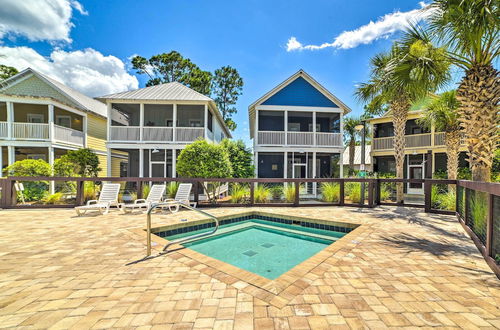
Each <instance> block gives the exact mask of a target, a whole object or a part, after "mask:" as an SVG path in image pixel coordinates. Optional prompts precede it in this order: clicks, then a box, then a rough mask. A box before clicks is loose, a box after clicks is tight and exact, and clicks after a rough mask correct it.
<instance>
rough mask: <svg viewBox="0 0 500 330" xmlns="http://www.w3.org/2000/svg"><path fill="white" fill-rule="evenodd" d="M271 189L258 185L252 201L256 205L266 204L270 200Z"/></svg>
mask: <svg viewBox="0 0 500 330" xmlns="http://www.w3.org/2000/svg"><path fill="white" fill-rule="evenodd" d="M271 196H272V193H271V188H269V187H268V186H267V185H265V184H258V185H257V186H256V187H255V190H254V199H255V202H256V203H266V202H268V201H269V200H270V199H271Z"/></svg>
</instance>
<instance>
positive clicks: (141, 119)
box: [139, 103, 144, 141]
mask: <svg viewBox="0 0 500 330" xmlns="http://www.w3.org/2000/svg"><path fill="white" fill-rule="evenodd" d="M143 131H144V103H141V104H140V106H139V141H142V140H143V136H144V132H143Z"/></svg>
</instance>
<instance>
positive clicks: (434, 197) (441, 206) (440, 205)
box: [431, 185, 456, 211]
mask: <svg viewBox="0 0 500 330" xmlns="http://www.w3.org/2000/svg"><path fill="white" fill-rule="evenodd" d="M447 187H448V186H446V185H432V190H431V207H432V208H433V209H438V210H448V211H455V207H456V194H455V190H454V189H453V190H448V188H447Z"/></svg>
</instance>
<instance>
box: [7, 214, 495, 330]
mask: <svg viewBox="0 0 500 330" xmlns="http://www.w3.org/2000/svg"><path fill="white" fill-rule="evenodd" d="M250 210H254V211H258V210H262V211H265V212H269V213H275V214H284V215H286V214H289V215H294V216H303V217H307V218H315V219H323V220H333V221H337V222H349V223H356V224H361V226H360V228H362V229H363V230H361V231H359V234H357V236H353V237H352V239H351V238H350V237H349V240H348V241H347V242H345V243H344V244H343V246H342V247H339V248H338V249H337V250H336V251H335V252H334V253H333V255H331V256H329V257H328V258H326V259H325V260H322V261H319V264H318V265H317V266H316V267H315V268H313V269H312V270H310V271H309V272H308V273H306V274H305V275H304V276H303V277H302V278H301V279H300V280H299V281H296V282H294V284H293V287H290V288H283V291H284V292H287V295H286V296H285V297H282V298H283V299H282V298H280V296H279V295H274V296H273V294H274V293H272V292H271V293H269V292H267V291H265V290H264V289H262V288H258V287H256V286H254V285H251V284H249V283H246V282H245V281H243V280H241V279H238V278H235V277H234V276H232V275H231V274H230V273H229V272H228V273H226V272H225V271H224V269H214V268H213V267H212V268H211V267H210V265H205V264H204V261H200V260H193V259H192V258H190V254H186V253H182V251H178V252H173V253H172V254H169V255H167V256H162V257H158V258H154V259H150V260H147V261H143V262H138V263H135V264H132V265H127V263H129V262H131V261H134V260H138V259H140V258H142V257H143V256H144V254H145V239H144V235H143V233H142V232H141V231H138V230H137V228H142V227H144V224H145V216H144V215H140V214H135V215H122V214H120V213H118V212H116V211H114V212H112V213H110V214H109V215H106V216H95V217H93V216H90V217H80V218H77V217H75V213H74V211H72V210H10V211H5V210H4V211H0V233H1V234H0V327H4V328H5V327H13V328H54V329H67V328H74V329H85V328H95V329H98V328H111V327H124V328H137V327H139V328H145V329H146V328H148V329H149V328H152V327H154V328H159V329H169V328H175V329H177V328H182V329H184V328H188V329H191V328H207V329H212V328H216V329H233V328H234V329H251V328H256V329H271V328H276V329H278V328H279V329H281V328H283V329H287V328H291V329H308V328H316V329H322V328H335V329H337V328H338V329H342V328H385V327H396V328H404V327H448V328H459V327H461V328H466V329H475V328H482V327H484V328H495V327H497V328H499V327H500V309H499V306H500V281H499V280H498V279H497V278H496V277H495V276H494V275H493V273H492V272H491V271H490V270H489V268H488V266H487V265H486V263H485V262H484V260H483V259H482V257H481V255H480V254H479V252H478V251H477V249H476V247H475V246H474V244H473V243H472V241H471V240H470V239H469V238H468V237H467V235H466V234H465V232H464V231H463V230H462V228H461V227H460V225H459V224H458V223H457V222H456V219H455V218H454V217H451V216H437V215H428V214H424V213H422V212H420V211H419V210H417V209H408V208H396V207H379V208H376V209H372V210H368V209H355V208H347V207H345V208H341V207H328V208H320V207H318V208H312V207H307V208H265V209H259V208H245V209H237V208H224V209H214V210H211V212H212V213H214V214H216V215H228V214H238V213H242V212H247V211H250ZM182 218H188V219H189V220H194V219H197V218H198V219H199V217H198V216H197V215H195V214H192V213H191V212H188V211H183V212H179V213H178V214H175V215H167V214H163V215H157V216H155V217H154V225H155V226H159V225H165V224H175V223H179V221H180V219H182ZM349 235H350V234H349ZM346 237H348V236H346ZM334 245H335V244H334ZM287 289H288V290H287ZM266 292H267V293H266Z"/></svg>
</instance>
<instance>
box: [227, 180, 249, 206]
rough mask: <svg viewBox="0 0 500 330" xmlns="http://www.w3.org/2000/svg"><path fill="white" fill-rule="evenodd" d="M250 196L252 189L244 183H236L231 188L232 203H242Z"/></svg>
mask: <svg viewBox="0 0 500 330" xmlns="http://www.w3.org/2000/svg"><path fill="white" fill-rule="evenodd" d="M249 196H250V190H249V189H248V188H247V187H246V186H244V185H242V184H235V185H234V186H233V187H232V189H231V199H230V200H231V203H234V204H240V203H243V202H244V201H245V200H246V199H247V198H248V197H249Z"/></svg>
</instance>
